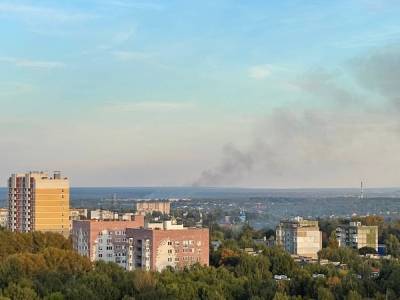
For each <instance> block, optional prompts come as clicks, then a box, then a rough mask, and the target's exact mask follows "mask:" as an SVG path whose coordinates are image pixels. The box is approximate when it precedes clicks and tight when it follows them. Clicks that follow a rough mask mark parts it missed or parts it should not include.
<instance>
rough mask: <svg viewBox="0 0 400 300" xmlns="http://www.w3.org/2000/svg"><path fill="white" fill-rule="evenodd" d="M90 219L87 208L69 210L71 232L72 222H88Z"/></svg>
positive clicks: (70, 228)
mask: <svg viewBox="0 0 400 300" xmlns="http://www.w3.org/2000/svg"><path fill="white" fill-rule="evenodd" d="M87 218H88V210H87V208H70V209H69V230H70V231H71V230H72V221H74V220H86V219H87Z"/></svg>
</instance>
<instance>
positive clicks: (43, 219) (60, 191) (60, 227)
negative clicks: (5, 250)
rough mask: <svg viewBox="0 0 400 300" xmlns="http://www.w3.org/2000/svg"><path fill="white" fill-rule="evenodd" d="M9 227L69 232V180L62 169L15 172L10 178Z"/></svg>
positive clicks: (14, 229)
mask: <svg viewBox="0 0 400 300" xmlns="http://www.w3.org/2000/svg"><path fill="white" fill-rule="evenodd" d="M8 189H9V193H8V199H9V202H8V203H9V205H8V228H9V229H10V230H11V231H17V232H30V231H51V232H57V233H61V234H63V235H64V236H68V235H69V181H68V179H67V178H62V177H61V174H60V172H54V175H53V177H50V176H49V175H48V174H47V173H45V172H29V173H26V174H13V175H11V177H10V178H9V180H8Z"/></svg>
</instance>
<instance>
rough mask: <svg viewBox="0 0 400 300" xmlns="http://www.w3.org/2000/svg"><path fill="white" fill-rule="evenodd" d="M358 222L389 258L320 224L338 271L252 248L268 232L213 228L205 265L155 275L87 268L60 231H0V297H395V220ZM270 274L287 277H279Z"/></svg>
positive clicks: (327, 254)
mask: <svg viewBox="0 0 400 300" xmlns="http://www.w3.org/2000/svg"><path fill="white" fill-rule="evenodd" d="M362 221H363V223H368V224H377V223H379V226H380V227H379V228H380V232H379V236H380V239H384V241H385V242H386V243H387V247H388V252H389V253H390V254H391V255H392V256H393V258H392V259H386V260H383V259H381V260H372V259H368V258H366V257H363V256H360V255H359V254H360V253H359V252H358V251H356V250H353V249H348V248H339V247H338V245H337V242H336V241H335V239H334V237H333V235H332V234H331V232H332V230H333V228H334V226H335V224H334V222H337V221H336V220H321V221H320V225H321V229H322V230H323V231H324V237H325V238H324V239H325V241H324V245H325V247H324V249H323V250H322V251H321V252H320V253H319V256H320V258H321V259H330V260H332V261H340V262H341V263H343V264H346V265H347V268H344V269H343V268H338V267H336V266H334V265H330V264H327V265H320V264H299V263H296V262H295V261H294V260H293V259H292V257H291V256H290V255H289V254H287V253H286V252H285V251H283V250H282V249H280V248H278V247H269V248H267V247H265V246H264V245H259V244H255V243H254V238H258V237H260V236H262V235H265V233H266V232H265V231H257V230H254V229H252V228H251V227H249V226H244V227H243V228H242V230H241V231H239V232H231V231H229V230H226V229H223V228H220V227H219V226H217V225H214V226H213V227H212V232H211V238H212V239H218V240H220V241H221V246H220V247H219V248H218V249H217V250H216V251H214V250H213V248H211V249H210V266H209V267H206V266H200V265H195V266H193V267H191V268H188V269H184V270H174V269H166V270H164V271H163V272H161V273H158V272H146V271H142V270H135V271H130V272H128V271H125V270H123V269H122V268H120V267H118V266H117V265H115V264H113V263H104V262H95V263H92V262H90V261H89V259H88V258H86V257H82V256H80V255H78V254H77V253H76V252H74V251H73V250H72V247H71V242H70V240H67V239H65V238H63V237H62V236H61V235H58V234H54V233H41V232H32V233H12V232H9V231H7V230H4V229H3V230H1V231H0V289H1V290H0V299H1V300H4V299H16V300H19V299H21V300H22V299H24V300H25V299H47V300H50V299H52V300H59V299H60V300H61V299H86V300H91V299H96V300H101V299H104V300H112V299H123V300H128V299H253V300H256V299H275V300H279V299H324V300H329V299H349V300H354V299H399V298H400V263H399V261H398V260H397V257H399V256H400V253H399V250H400V247H399V246H400V245H399V240H398V238H399V234H400V223H396V222H395V223H390V224H388V223H385V222H383V220H382V219H380V218H368V219H363V220H362ZM267 234H272V232H271V231H270V232H267ZM245 247H254V249H255V250H257V253H258V255H249V254H247V253H246V252H245V251H243V249H244V248H245ZM376 270H379V275H376ZM374 271H375V273H374ZM274 275H285V276H287V278H286V279H279V280H277V279H276V278H274Z"/></svg>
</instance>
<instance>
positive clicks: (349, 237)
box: [336, 222, 378, 251]
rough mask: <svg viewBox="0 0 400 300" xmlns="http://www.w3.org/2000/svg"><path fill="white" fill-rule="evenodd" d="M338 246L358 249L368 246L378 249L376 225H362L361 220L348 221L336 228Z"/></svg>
mask: <svg viewBox="0 0 400 300" xmlns="http://www.w3.org/2000/svg"><path fill="white" fill-rule="evenodd" d="M336 239H337V241H338V243H339V247H351V248H354V249H360V248H363V247H370V248H373V249H375V250H376V251H378V226H364V225H361V222H349V224H348V225H341V226H339V227H338V228H337V229H336Z"/></svg>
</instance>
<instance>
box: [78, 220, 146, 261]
mask: <svg viewBox="0 0 400 300" xmlns="http://www.w3.org/2000/svg"><path fill="white" fill-rule="evenodd" d="M143 226H144V216H135V219H134V220H132V221H113V220H110V221H101V220H74V221H73V223H72V243H73V247H74V249H75V250H76V251H77V252H78V253H79V254H81V255H83V256H87V257H89V258H90V260H91V261H96V260H103V261H107V262H115V263H117V264H118V265H120V266H121V267H123V268H126V267H127V265H126V264H127V250H128V245H127V240H126V229H127V228H139V227H143Z"/></svg>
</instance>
